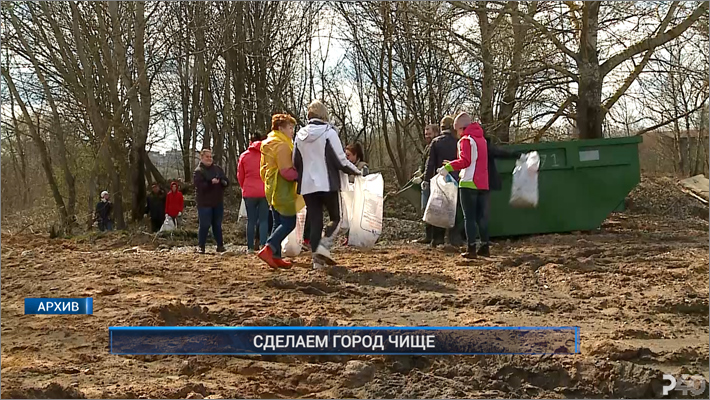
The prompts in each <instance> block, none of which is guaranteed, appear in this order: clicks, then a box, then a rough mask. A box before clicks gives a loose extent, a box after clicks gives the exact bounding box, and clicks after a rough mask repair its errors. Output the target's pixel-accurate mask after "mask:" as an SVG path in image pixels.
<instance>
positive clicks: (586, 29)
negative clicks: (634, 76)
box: [577, 1, 604, 139]
mask: <svg viewBox="0 0 710 400" xmlns="http://www.w3.org/2000/svg"><path fill="white" fill-rule="evenodd" d="M599 3H600V2H598V1H594V2H587V3H584V6H583V10H582V32H581V35H580V51H579V58H580V60H579V64H578V66H579V96H578V97H579V98H578V100H577V129H579V138H580V139H599V138H602V137H603V135H602V123H603V122H604V112H603V110H602V82H603V79H604V76H603V75H602V72H601V67H600V65H599V55H598V52H597V34H598V30H599Z"/></svg>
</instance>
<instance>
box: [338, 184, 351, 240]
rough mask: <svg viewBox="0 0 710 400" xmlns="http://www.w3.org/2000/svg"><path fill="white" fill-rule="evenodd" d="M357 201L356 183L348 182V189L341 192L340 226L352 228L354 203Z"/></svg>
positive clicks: (346, 228)
mask: <svg viewBox="0 0 710 400" xmlns="http://www.w3.org/2000/svg"><path fill="white" fill-rule="evenodd" d="M354 202H355V184H354V183H348V190H343V191H341V192H340V228H339V229H342V230H348V229H350V220H351V219H352V216H353V203H354Z"/></svg>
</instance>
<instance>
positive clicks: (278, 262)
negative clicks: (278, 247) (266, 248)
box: [274, 258, 293, 268]
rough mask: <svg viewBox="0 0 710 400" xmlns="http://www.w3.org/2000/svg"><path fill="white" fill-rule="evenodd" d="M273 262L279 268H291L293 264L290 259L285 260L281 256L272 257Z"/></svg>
mask: <svg viewBox="0 0 710 400" xmlns="http://www.w3.org/2000/svg"><path fill="white" fill-rule="evenodd" d="M274 263H276V266H277V267H279V268H291V266H292V265H293V264H292V263H291V261H286V260H284V259H283V258H274Z"/></svg>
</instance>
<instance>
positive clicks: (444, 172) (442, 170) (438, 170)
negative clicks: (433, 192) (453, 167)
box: [436, 167, 449, 178]
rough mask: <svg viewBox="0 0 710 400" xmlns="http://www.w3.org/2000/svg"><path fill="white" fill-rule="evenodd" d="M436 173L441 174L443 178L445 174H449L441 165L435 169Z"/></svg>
mask: <svg viewBox="0 0 710 400" xmlns="http://www.w3.org/2000/svg"><path fill="white" fill-rule="evenodd" d="M436 173H437V174H439V175H441V176H443V177H444V178H446V175H448V174H449V171H447V170H446V168H444V167H441V168H439V169H437V170H436Z"/></svg>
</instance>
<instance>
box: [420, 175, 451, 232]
mask: <svg viewBox="0 0 710 400" xmlns="http://www.w3.org/2000/svg"><path fill="white" fill-rule="evenodd" d="M429 188H430V189H429V190H431V193H430V194H429V201H428V202H427V204H426V208H425V209H424V217H423V218H422V219H423V220H424V222H426V223H427V224H429V225H433V226H436V227H439V228H453V227H454V224H456V207H457V197H458V196H457V194H458V187H457V186H456V183H455V182H447V181H446V178H445V177H443V176H441V175H438V174H437V175H436V176H434V178H432V179H431V181H430V183H429Z"/></svg>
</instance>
